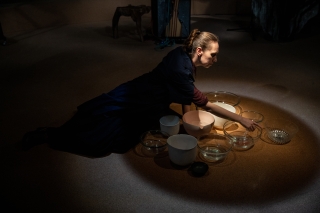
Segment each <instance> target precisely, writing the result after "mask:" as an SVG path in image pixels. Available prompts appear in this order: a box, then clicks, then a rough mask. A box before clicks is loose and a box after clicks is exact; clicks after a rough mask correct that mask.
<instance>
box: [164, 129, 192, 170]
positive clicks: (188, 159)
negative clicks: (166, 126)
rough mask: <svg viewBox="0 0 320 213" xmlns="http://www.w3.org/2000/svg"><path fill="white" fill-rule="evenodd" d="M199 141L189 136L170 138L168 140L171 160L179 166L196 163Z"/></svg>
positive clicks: (180, 135)
mask: <svg viewBox="0 0 320 213" xmlns="http://www.w3.org/2000/svg"><path fill="white" fill-rule="evenodd" d="M197 143H198V140H197V139H196V138H195V137H193V136H191V135H187V134H178V135H173V136H170V137H169V138H168V140H167V144H168V152H169V158H170V160H171V161H172V162H173V163H174V164H176V165H179V166H187V165H189V164H191V163H193V162H194V160H195V159H196V156H197Z"/></svg>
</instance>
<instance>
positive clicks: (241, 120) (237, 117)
mask: <svg viewBox="0 0 320 213" xmlns="http://www.w3.org/2000/svg"><path fill="white" fill-rule="evenodd" d="M205 108H207V109H210V110H211V111H212V112H213V114H217V115H219V116H222V117H226V118H229V119H230V120H233V121H237V122H239V123H241V124H242V125H243V126H244V127H246V128H247V129H248V130H250V131H253V130H254V129H255V128H256V127H257V126H259V124H257V123H256V122H254V121H252V120H250V119H248V118H244V117H242V116H240V115H238V114H236V113H233V112H230V111H228V110H226V109H224V108H222V107H220V106H218V105H216V104H213V103H211V102H210V101H208V102H207V104H206V106H205ZM259 127H260V126H259Z"/></svg>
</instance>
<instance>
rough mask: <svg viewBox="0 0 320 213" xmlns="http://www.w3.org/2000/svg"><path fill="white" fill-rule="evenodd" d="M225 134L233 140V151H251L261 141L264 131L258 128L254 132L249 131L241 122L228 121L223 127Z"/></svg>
mask: <svg viewBox="0 0 320 213" xmlns="http://www.w3.org/2000/svg"><path fill="white" fill-rule="evenodd" d="M223 133H224V134H225V135H226V136H227V137H228V138H230V139H231V140H232V142H233V144H234V145H233V149H235V150H238V151H245V150H248V149H251V148H252V147H253V146H254V144H255V143H256V142H257V141H258V140H259V139H260V137H261V134H262V129H261V128H260V127H256V128H255V130H254V131H249V130H247V129H246V128H245V127H244V126H242V125H241V124H240V123H239V122H234V121H227V122H226V123H225V124H224V125H223Z"/></svg>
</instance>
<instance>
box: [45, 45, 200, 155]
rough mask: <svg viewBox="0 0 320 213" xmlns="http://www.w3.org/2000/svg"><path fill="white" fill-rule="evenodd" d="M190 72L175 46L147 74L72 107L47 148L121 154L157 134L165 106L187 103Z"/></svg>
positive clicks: (190, 93) (191, 90) (167, 111)
mask: <svg viewBox="0 0 320 213" xmlns="http://www.w3.org/2000/svg"><path fill="white" fill-rule="evenodd" d="M193 72H194V67H193V65H192V62H191V59H190V57H189V56H188V55H187V53H185V52H184V51H183V49H182V47H177V48H175V49H174V50H172V51H171V52H169V53H168V55H167V56H165V57H164V58H163V60H162V62H160V63H159V64H158V66H157V67H156V68H155V69H154V70H152V71H151V72H149V73H146V74H143V75H142V76H140V77H137V78H135V79H133V80H131V81H128V82H126V83H123V84H121V85H119V86H118V87H116V88H115V89H113V90H112V91H110V92H108V93H103V94H102V95H100V96H98V97H96V98H93V99H91V100H89V101H87V102H85V103H83V104H81V105H80V106H78V108H77V109H78V111H77V113H76V114H75V115H74V116H73V117H72V118H71V119H70V120H69V121H67V122H66V123H65V124H64V125H62V126H61V127H58V128H51V129H49V131H48V135H49V144H50V145H51V146H52V147H54V148H56V149H60V150H64V151H68V152H73V153H78V154H83V155H94V156H98V155H104V154H107V153H110V152H116V153H124V152H126V151H128V150H129V149H131V148H133V147H134V146H135V145H136V144H137V143H139V137H140V135H141V134H142V133H143V132H145V131H148V130H151V129H159V119H160V117H161V116H163V115H166V114H172V112H170V104H171V103H178V104H191V102H192V100H193V95H194V84H193V83H194V78H193Z"/></svg>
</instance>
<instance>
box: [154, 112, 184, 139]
mask: <svg viewBox="0 0 320 213" xmlns="http://www.w3.org/2000/svg"><path fill="white" fill-rule="evenodd" d="M159 122H160V129H161V131H163V132H166V133H168V134H169V135H176V134H178V133H179V130H180V118H179V117H178V116H176V115H166V116H163V117H161V118H160V120H159Z"/></svg>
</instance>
